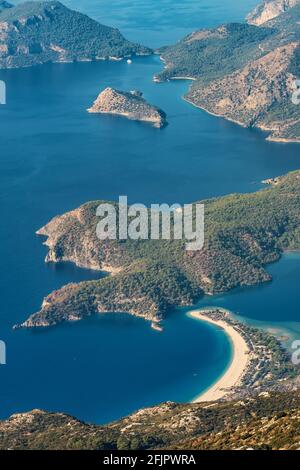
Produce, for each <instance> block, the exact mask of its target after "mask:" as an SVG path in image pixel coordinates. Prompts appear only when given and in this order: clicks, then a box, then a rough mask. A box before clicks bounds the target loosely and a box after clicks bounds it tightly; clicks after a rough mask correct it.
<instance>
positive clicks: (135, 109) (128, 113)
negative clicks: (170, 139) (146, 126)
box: [88, 87, 167, 128]
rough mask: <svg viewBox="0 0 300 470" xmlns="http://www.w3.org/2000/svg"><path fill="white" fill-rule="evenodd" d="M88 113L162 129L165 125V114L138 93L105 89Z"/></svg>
mask: <svg viewBox="0 0 300 470" xmlns="http://www.w3.org/2000/svg"><path fill="white" fill-rule="evenodd" d="M88 112H89V113H101V114H115V115H118V116H124V117H126V118H128V119H132V120H134V121H143V122H148V123H150V124H152V125H153V126H154V127H157V128H162V127H164V126H165V125H166V124H167V121H166V114H165V113H164V112H163V111H162V110H161V109H159V108H157V107H156V106H153V105H151V104H149V103H147V101H146V100H145V99H144V98H143V94H142V93H141V92H140V91H131V92H129V93H128V92H124V91H119V90H116V89H114V88H110V87H108V88H106V89H105V90H104V91H102V92H101V93H100V95H99V96H98V98H97V99H96V101H95V102H94V104H93V106H92V107H91V108H89V109H88Z"/></svg>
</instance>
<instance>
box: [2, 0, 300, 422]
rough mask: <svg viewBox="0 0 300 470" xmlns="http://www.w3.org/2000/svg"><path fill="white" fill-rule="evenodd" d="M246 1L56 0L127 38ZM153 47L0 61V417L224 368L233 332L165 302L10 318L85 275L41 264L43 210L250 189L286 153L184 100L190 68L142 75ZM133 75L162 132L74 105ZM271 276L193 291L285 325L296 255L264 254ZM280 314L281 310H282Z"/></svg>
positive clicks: (84, 408)
mask: <svg viewBox="0 0 300 470" xmlns="http://www.w3.org/2000/svg"><path fill="white" fill-rule="evenodd" d="M254 3H255V1H244V2H237V1H232V0H227V1H226V2H224V1H222V2H221V1H220V0H214V1H212V0H202V1H200V0H195V1H194V0H186V1H183V0H182V1H181V2H177V1H171V0H164V1H160V2H159V5H160V8H159V9H157V2H155V1H154V0H152V1H150V0H147V1H146V0H139V1H137V0H135V1H130V2H128V1H125V0H117V1H115V2H108V1H107V0H103V1H95V0H82V1H80V0H73V1H71V0H69V1H67V2H66V4H67V5H68V6H72V7H73V8H77V9H80V10H82V11H84V12H86V13H88V14H90V15H92V16H94V17H95V18H97V19H99V20H101V21H103V22H105V23H107V24H111V25H113V26H118V27H121V29H122V31H123V32H124V33H125V34H126V35H127V37H130V38H131V39H134V40H139V41H141V42H144V43H146V44H149V45H150V46H153V47H155V46H158V45H161V44H164V43H170V42H172V41H175V40H177V39H179V38H180V37H181V36H182V35H184V34H186V33H188V32H190V31H192V30H194V29H196V28H198V27H207V26H213V25H216V24H219V23H222V22H224V21H226V20H230V19H232V20H239V19H242V18H243V17H244V16H245V14H246V13H247V11H248V10H249V9H250V8H251V7H252V6H253V4H254ZM161 67H162V64H161V62H160V61H159V59H158V57H149V58H140V59H135V60H134V61H133V64H132V65H128V64H127V63H126V62H125V61H124V62H123V61H122V62H98V63H81V64H55V65H45V66H43V67H36V68H31V69H24V70H6V71H4V70H0V80H5V81H6V83H7V89H8V96H7V106H5V107H1V108H0V210H1V226H0V259H1V267H2V270H1V274H0V289H1V307H0V338H1V339H2V340H4V341H6V344H7V365H6V366H1V367H0V383H1V388H0V402H1V407H0V417H6V416H8V415H10V414H11V413H13V412H16V411H26V410H29V409H32V408H44V409H48V410H56V411H65V412H68V413H70V414H73V415H75V416H78V417H79V418H81V419H85V420H89V421H91V422H97V423H102V422H107V421H110V420H112V419H116V418H118V417H120V416H123V415H125V414H127V413H129V412H132V411H134V410H136V409H138V408H139V407H141V406H146V405H151V404H155V403H158V402H161V401H164V400H177V401H184V400H189V399H191V398H193V397H194V396H196V395H197V394H198V393H200V391H201V390H204V389H206V388H207V387H208V386H209V385H210V384H211V383H213V382H214V381H215V380H216V379H217V378H218V377H219V376H220V375H221V374H222V372H223V371H224V370H225V369H226V367H227V366H228V363H229V361H230V357H231V345H230V342H229V340H228V338H227V337H226V336H225V335H224V333H223V332H222V331H221V330H218V329H216V328H214V327H213V326H211V325H207V324H201V323H200V322H197V321H195V320H193V319H190V318H188V317H186V316H185V315H184V314H183V312H180V311H178V312H173V313H170V316H169V317H168V319H167V320H166V321H165V324H164V327H165V331H164V333H159V332H156V331H153V330H152V329H151V328H150V327H149V324H148V323H146V322H144V321H143V320H140V319H136V318H132V317H130V316H128V315H125V314H115V315H107V316H103V317H99V316H95V317H93V318H91V319H89V320H86V321H82V322H80V323H77V324H72V325H61V326H59V327H56V328H52V329H48V330H44V331H12V326H13V325H14V324H15V323H17V322H20V321H22V320H24V319H25V318H27V316H28V315H29V314H30V313H32V312H34V311H36V310H38V309H39V307H40V304H41V301H42V299H43V297H44V296H45V295H47V294H48V293H49V292H51V291H52V290H53V289H56V288H59V287H61V286H62V285H64V284H66V283H68V282H76V281H80V280H84V279H94V278H95V277H97V276H99V274H98V273H95V272H92V271H88V270H82V269H78V268H76V267H75V266H73V265H71V264H60V265H57V266H53V265H46V264H45V263H44V257H45V254H46V250H45V248H44V247H43V246H42V244H41V241H40V240H39V239H37V237H36V236H35V231H36V230H37V229H38V228H40V227H41V226H42V225H43V224H45V223H46V222H47V221H48V220H49V219H50V218H51V217H53V216H55V215H57V214H59V213H63V212H65V211H67V210H70V209H73V208H75V207H77V206H78V205H79V204H81V203H84V202H86V201H88V200H92V199H100V198H101V199H117V198H118V196H119V195H120V194H127V195H128V197H129V201H130V202H143V203H146V204H150V203H155V202H160V203H161V202H167V203H175V202H179V203H183V202H190V201H193V200H197V199H202V198H206V197H211V196H217V195H222V194H226V193H229V192H246V191H254V190H256V189H258V188H260V187H261V180H262V179H265V178H268V177H272V176H277V175H279V174H283V173H286V172H287V171H289V170H294V169H297V168H299V167H300V163H299V162H300V160H299V159H300V156H299V147H298V146H296V145H288V146H285V145H278V144H272V143H269V142H266V141H265V140H264V136H263V134H262V133H261V132H259V131H255V130H245V129H242V128H239V127H238V126H236V125H234V124H231V123H228V122H226V121H224V120H221V119H217V118H215V117H213V116H210V115H208V114H206V113H204V112H202V111H200V110H198V109H196V108H193V107H192V106H190V105H189V104H188V103H186V102H185V101H183V100H182V98H181V97H182V95H183V94H184V93H185V91H186V90H187V87H188V82H184V81H183V82H178V81H176V82H170V83H165V84H156V83H154V82H153V81H152V77H153V75H155V74H156V73H157V72H158V71H159V70H160V69H161ZM108 85H110V86H113V87H116V88H120V89H124V90H131V89H140V90H142V91H143V92H144V94H145V97H146V98H147V99H149V101H150V102H152V103H154V104H157V105H158V106H160V107H161V108H162V109H164V110H165V111H166V112H167V114H168V121H169V126H168V127H167V128H165V129H163V130H162V131H158V130H157V129H153V128H151V127H149V126H147V125H144V124H140V123H134V122H131V121H127V120H124V119H122V118H114V117H108V116H94V115H89V114H88V113H87V112H86V108H88V107H89V106H90V105H91V103H92V102H93V100H94V99H95V97H96V96H97V94H98V93H99V91H100V90H102V89H103V88H105V87H106V86H108ZM270 271H271V272H272V274H273V275H274V282H273V283H272V284H269V285H268V286H261V287H259V288H253V289H247V290H240V291H235V292H232V293H229V294H227V295H226V296H223V297H216V298H213V299H211V298H204V299H203V300H202V301H201V303H200V306H205V305H207V304H214V305H216V304H217V305H220V306H226V307H227V308H230V309H232V310H233V311H234V312H237V313H239V314H240V315H242V316H243V318H246V319H247V321H250V322H256V321H261V322H263V323H264V326H265V324H266V325H268V326H270V325H273V324H274V325H276V327H277V326H278V325H279V326H278V327H282V324H284V326H285V325H286V326H288V327H289V328H290V329H291V330H293V331H294V332H295V334H297V331H299V327H298V325H299V324H298V312H297V304H296V301H297V295H298V285H299V279H300V265H299V257H298V255H296V254H291V255H287V256H285V257H284V259H283V260H282V261H281V262H280V263H277V264H276V265H273V266H271V267H270ZM286 322H287V323H286Z"/></svg>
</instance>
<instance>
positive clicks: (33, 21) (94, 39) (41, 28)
mask: <svg viewBox="0 0 300 470" xmlns="http://www.w3.org/2000/svg"><path fill="white" fill-rule="evenodd" d="M0 31H1V32H2V34H1V35H0V38H1V39H0V67H2V68H6V67H24V66H30V65H35V64H41V63H45V62H67V61H74V60H96V59H100V58H102V59H107V58H109V57H116V58H121V57H129V56H132V55H136V54H137V55H143V54H149V53H151V51H150V50H149V49H147V48H145V47H143V46H140V45H138V44H134V43H131V42H129V41H127V40H126V39H125V38H124V37H123V36H122V34H121V33H120V32H119V31H118V30H117V29H114V28H110V27H108V26H104V25H101V24H100V23H98V22H97V21H95V20H92V19H91V18H89V17H88V16H86V15H83V14H82V13H79V12H76V11H73V10H70V9H68V8H66V7H65V6H64V5H62V4H61V3H60V2H57V1H49V2H39V1H38V2H33V1H30V2H26V3H22V4H20V5H17V6H16V7H13V8H9V9H5V10H4V11H2V12H1V13H0Z"/></svg>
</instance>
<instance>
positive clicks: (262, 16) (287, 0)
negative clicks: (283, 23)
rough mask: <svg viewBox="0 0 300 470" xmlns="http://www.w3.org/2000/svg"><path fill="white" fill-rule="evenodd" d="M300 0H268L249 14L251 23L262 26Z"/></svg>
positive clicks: (248, 19) (248, 18)
mask: <svg viewBox="0 0 300 470" xmlns="http://www.w3.org/2000/svg"><path fill="white" fill-rule="evenodd" d="M299 3H300V0H266V1H264V2H263V3H261V4H260V5H258V6H257V7H256V8H255V9H254V10H253V11H251V12H250V13H249V15H248V16H247V21H248V23H249V24H254V25H256V26H260V25H262V24H264V23H266V22H267V21H269V20H272V19H273V18H276V17H277V16H279V15H281V13H284V12H286V11H288V10H289V9H290V8H293V7H294V6H295V5H298V4H299Z"/></svg>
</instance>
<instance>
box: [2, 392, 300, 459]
mask: <svg viewBox="0 0 300 470" xmlns="http://www.w3.org/2000/svg"><path fill="white" fill-rule="evenodd" d="M299 443H300V393H299V391H294V392H286V393H276V394H275V393H274V394H273V393H270V394H268V393H267V394H263V395H260V396H258V397H256V398H250V399H245V400H243V401H235V402H222V403H215V404H209V405H207V404H205V403H204V404H201V405H200V404H186V405H177V404H175V403H165V404H162V405H160V406H156V407H152V408H147V409H144V410H140V411H138V412H137V413H135V414H133V415H131V416H129V417H127V418H124V419H122V420H119V421H117V422H115V423H112V424H109V425H106V426H95V425H89V424H85V423H83V422H81V421H78V420H76V419H75V418H72V417H71V416H68V415H64V414H62V413H47V412H43V411H39V410H34V411H31V412H29V413H22V414H16V415H13V416H11V417H10V418H9V419H8V420H5V421H1V422H0V449H43V450H45V449H67V450H70V449H99V450H100V449H102V450H110V449H118V450H130V449H132V450H136V449H157V448H160V449H161V448H167V449H232V450H234V449H242V448H252V449H264V450H265V449H273V450H276V449H281V450H282V449H286V450H288V449H290V450H296V449H299Z"/></svg>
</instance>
